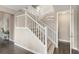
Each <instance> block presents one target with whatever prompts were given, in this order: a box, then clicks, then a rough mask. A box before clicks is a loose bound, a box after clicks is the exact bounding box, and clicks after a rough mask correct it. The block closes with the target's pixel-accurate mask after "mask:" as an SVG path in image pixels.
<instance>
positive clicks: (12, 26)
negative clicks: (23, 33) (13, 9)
mask: <svg viewBox="0 0 79 59" xmlns="http://www.w3.org/2000/svg"><path fill="white" fill-rule="evenodd" d="M9 32H10V33H9V39H10V40H12V41H13V40H14V39H13V37H14V15H10V18H9Z"/></svg>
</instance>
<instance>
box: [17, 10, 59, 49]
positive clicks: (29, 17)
mask: <svg viewBox="0 0 79 59" xmlns="http://www.w3.org/2000/svg"><path fill="white" fill-rule="evenodd" d="M29 11H30V10H25V13H24V14H21V15H18V16H17V18H16V19H18V18H19V19H20V18H22V20H25V27H28V28H29V29H30V30H31V31H32V33H33V34H34V35H35V36H36V37H37V38H38V39H39V40H40V41H41V42H42V43H43V44H44V45H45V47H46V50H47V39H50V40H51V41H52V42H53V43H54V45H55V46H56V47H58V36H57V35H58V34H57V32H56V30H53V29H51V28H50V27H49V26H47V24H45V23H42V22H39V21H38V20H39V18H38V17H37V16H38V15H37V16H35V15H36V14H35V15H33V13H31V12H29ZM53 27H54V26H53ZM55 29H56V27H55Z"/></svg>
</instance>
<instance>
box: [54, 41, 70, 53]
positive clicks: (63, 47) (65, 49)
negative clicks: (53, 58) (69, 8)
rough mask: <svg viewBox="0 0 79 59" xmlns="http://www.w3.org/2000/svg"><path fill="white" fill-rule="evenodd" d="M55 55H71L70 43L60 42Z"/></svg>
mask: <svg viewBox="0 0 79 59" xmlns="http://www.w3.org/2000/svg"><path fill="white" fill-rule="evenodd" d="M54 54H70V43H67V42H59V44H58V48H55V50H54Z"/></svg>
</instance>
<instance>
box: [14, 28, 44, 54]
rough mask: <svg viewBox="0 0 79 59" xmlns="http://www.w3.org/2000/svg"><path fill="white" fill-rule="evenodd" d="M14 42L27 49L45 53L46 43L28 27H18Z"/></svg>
mask: <svg viewBox="0 0 79 59" xmlns="http://www.w3.org/2000/svg"><path fill="white" fill-rule="evenodd" d="M14 42H15V44H17V45H19V46H21V47H23V48H25V49H27V50H31V51H33V52H36V53H45V47H44V45H43V44H42V43H41V42H40V41H39V39H38V38H37V37H36V36H34V34H33V33H32V32H31V31H29V29H28V28H26V29H16V30H15V41H14Z"/></svg>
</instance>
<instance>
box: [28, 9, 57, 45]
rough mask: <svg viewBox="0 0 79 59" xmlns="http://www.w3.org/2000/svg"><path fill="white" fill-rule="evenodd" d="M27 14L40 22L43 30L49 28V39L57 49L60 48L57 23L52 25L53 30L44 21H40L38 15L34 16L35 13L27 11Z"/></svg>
mask: <svg viewBox="0 0 79 59" xmlns="http://www.w3.org/2000/svg"><path fill="white" fill-rule="evenodd" d="M27 14H28V15H30V17H31V18H32V19H34V21H36V22H38V23H39V24H40V25H41V27H42V28H43V27H45V26H47V38H48V39H50V40H51V41H52V42H53V44H54V45H55V46H56V47H58V34H57V33H58V32H57V30H58V29H57V22H56V23H55V24H52V26H53V28H51V27H50V26H49V25H48V24H46V23H45V22H44V21H42V20H40V21H39V19H40V18H39V17H38V15H34V14H33V13H31V12H29V11H28V10H27ZM37 14H38V13H37Z"/></svg>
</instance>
